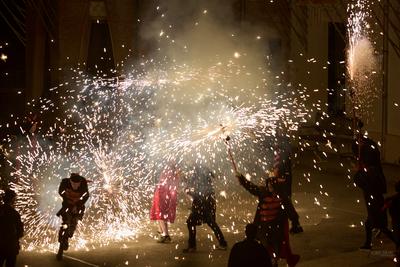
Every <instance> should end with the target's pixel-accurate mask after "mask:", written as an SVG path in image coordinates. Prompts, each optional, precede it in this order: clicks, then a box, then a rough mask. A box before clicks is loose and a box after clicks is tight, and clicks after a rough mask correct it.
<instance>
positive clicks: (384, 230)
mask: <svg viewBox="0 0 400 267" xmlns="http://www.w3.org/2000/svg"><path fill="white" fill-rule="evenodd" d="M373 229H374V227H373V225H372V222H371V221H370V220H369V219H367V220H366V221H365V236H366V239H365V244H366V245H371V242H372V230H373ZM378 229H379V230H380V231H381V232H382V233H384V234H385V235H386V236H387V237H388V238H389V239H390V240H392V241H393V242H394V243H395V244H397V242H396V240H395V236H394V235H393V233H392V232H391V231H390V230H389V229H388V228H387V227H381V228H378Z"/></svg>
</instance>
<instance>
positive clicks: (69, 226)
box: [57, 173, 89, 260]
mask: <svg viewBox="0 0 400 267" xmlns="http://www.w3.org/2000/svg"><path fill="white" fill-rule="evenodd" d="M58 193H59V194H60V196H61V197H62V198H63V202H62V208H61V209H60V210H59V211H58V212H57V216H61V218H62V225H61V227H60V230H59V232H58V242H60V247H59V249H58V253H57V260H61V259H62V255H63V251H64V250H68V246H69V244H68V239H69V238H71V237H72V236H73V235H74V232H75V229H76V226H77V224H78V220H82V218H83V214H84V212H85V203H86V201H87V200H88V198H89V191H88V185H87V181H86V179H85V178H83V177H82V176H80V175H79V174H77V173H72V174H71V176H70V178H65V179H62V181H61V183H60V187H59V188H58Z"/></svg>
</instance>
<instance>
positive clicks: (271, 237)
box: [236, 173, 300, 267]
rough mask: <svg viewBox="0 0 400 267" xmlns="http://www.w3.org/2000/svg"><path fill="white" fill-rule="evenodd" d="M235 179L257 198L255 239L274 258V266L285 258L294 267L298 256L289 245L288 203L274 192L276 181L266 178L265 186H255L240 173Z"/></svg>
mask: <svg viewBox="0 0 400 267" xmlns="http://www.w3.org/2000/svg"><path fill="white" fill-rule="evenodd" d="M236 177H237V178H238V179H239V183H240V184H241V185H242V186H243V187H244V188H245V189H246V190H247V191H249V192H250V193H251V194H252V195H255V196H257V197H258V206H257V211H256V215H255V218H254V224H256V225H257V227H258V232H257V238H258V240H260V241H261V243H262V244H263V246H264V247H265V248H266V249H268V251H269V252H270V255H272V256H274V258H273V261H274V265H275V266H276V265H277V260H278V258H285V259H286V262H287V263H288V265H289V266H290V267H292V266H296V264H297V263H298V261H299V259H300V256H299V255H296V254H293V253H292V250H291V248H290V244H289V223H288V217H289V216H288V212H290V211H289V210H288V209H289V207H290V203H288V201H287V198H283V197H281V196H280V195H279V194H278V193H277V192H276V191H275V189H274V186H275V184H276V183H277V179H276V178H268V179H267V181H266V185H265V186H257V185H255V184H253V183H252V182H250V181H248V180H247V179H246V178H245V177H244V176H243V175H242V174H240V173H236Z"/></svg>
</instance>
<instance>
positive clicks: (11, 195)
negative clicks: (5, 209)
mask: <svg viewBox="0 0 400 267" xmlns="http://www.w3.org/2000/svg"><path fill="white" fill-rule="evenodd" d="M16 197H17V194H16V193H15V192H14V191H13V190H11V189H6V190H5V191H4V195H3V202H4V204H13V202H14V200H15V198H16Z"/></svg>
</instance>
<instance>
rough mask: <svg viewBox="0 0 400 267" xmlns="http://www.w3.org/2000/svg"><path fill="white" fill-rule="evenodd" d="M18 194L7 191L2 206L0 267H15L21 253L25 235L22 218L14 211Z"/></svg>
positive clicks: (0, 213) (0, 211)
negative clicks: (22, 238)
mask: <svg viewBox="0 0 400 267" xmlns="http://www.w3.org/2000/svg"><path fill="white" fill-rule="evenodd" d="M16 197H17V194H16V193H15V192H14V191H12V190H10V189H7V190H6V191H5V193H4V196H3V202H4V204H2V205H0V267H2V266H3V264H4V262H5V264H6V267H14V266H15V264H16V261H17V255H18V253H19V249H20V246H19V239H20V238H21V237H22V236H23V234H24V226H23V224H22V222H21V216H20V215H19V213H18V212H17V211H16V210H15V209H14V203H15V199H16Z"/></svg>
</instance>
